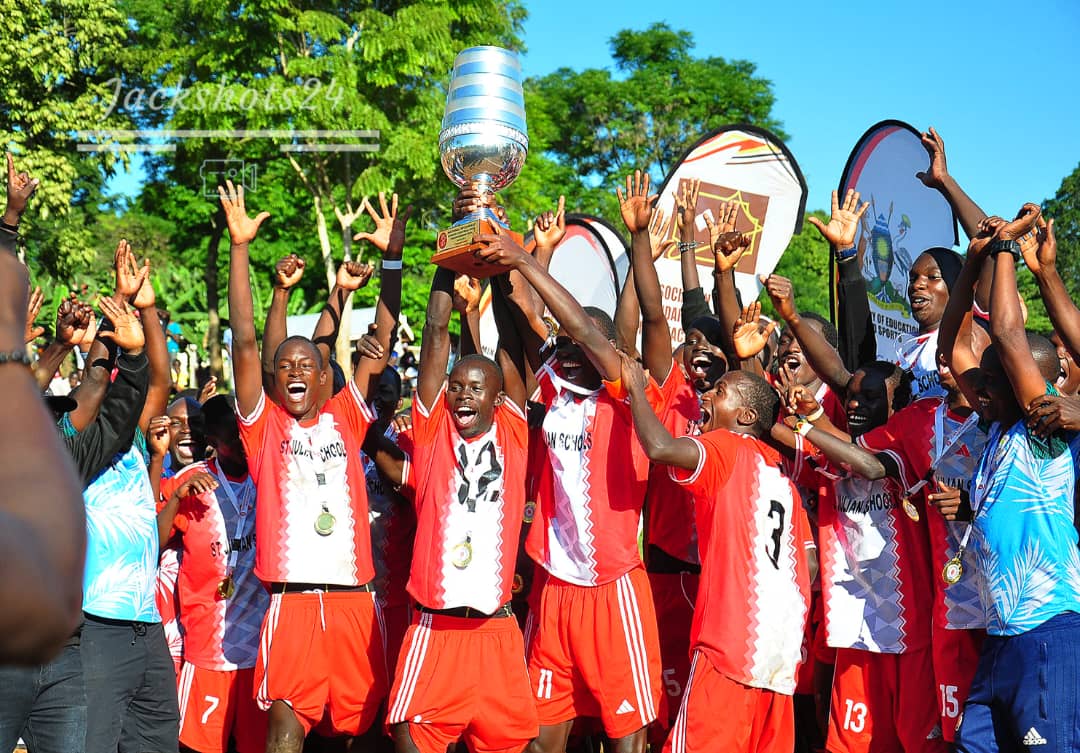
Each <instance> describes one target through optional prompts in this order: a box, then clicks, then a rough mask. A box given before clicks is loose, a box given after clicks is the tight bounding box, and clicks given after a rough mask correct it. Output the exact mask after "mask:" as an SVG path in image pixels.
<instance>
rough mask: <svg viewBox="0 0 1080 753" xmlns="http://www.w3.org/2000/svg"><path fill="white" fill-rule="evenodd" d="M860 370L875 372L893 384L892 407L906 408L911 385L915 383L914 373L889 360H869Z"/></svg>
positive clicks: (910, 393)
mask: <svg viewBox="0 0 1080 753" xmlns="http://www.w3.org/2000/svg"><path fill="white" fill-rule="evenodd" d="M859 370H860V371H864V372H866V373H867V374H877V375H878V376H880V377H881V378H882V380H883V381H885V382H886V383H888V384H892V386H893V399H892V409H893V412H894V413H895V412H896V411H898V410H900V409H902V408H906V407H907V406H908V403H910V402H911V397H912V385H913V384H914V383H915V375H914V374H912V373H911V372H910V371H908V370H907V369H903V368H901V367H900V366H898V365H896V364H895V363H892V362H891V361H871V362H870V363H867V364H863V365H862V366H860V367H859Z"/></svg>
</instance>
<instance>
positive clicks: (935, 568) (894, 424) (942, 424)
mask: <svg viewBox="0 0 1080 753" xmlns="http://www.w3.org/2000/svg"><path fill="white" fill-rule="evenodd" d="M957 432H960V433H959V435H957ZM954 437H955V438H956V441H955V443H954V444H953V446H952V448H951V449H950V450H949V451H948V452H947V453H946V454H945V456H944V457H943V458H942V459H941V461H940V462H939V463H938V465H937V469H936V471H935V473H934V479H935V481H942V482H944V483H946V484H948V485H949V486H952V487H955V488H958V489H960V490H962V491H965V492H966V491H968V489H969V488H970V486H971V478H972V476H974V475H975V468H976V466H977V465H978V462H979V458H981V457H982V453H983V448H984V447H985V445H986V432H985V430H983V429H982V428H980V427H979V424H978V423H977V422H976V421H969V422H966V421H965V419H964V418H963V417H961V416H958V415H956V414H954V413H952V412H950V411H949V410H948V409H947V407H946V405H945V399H944V398H940V397H931V398H925V399H922V400H916V401H915V402H914V403H912V404H911V405H909V406H908V407H906V408H904V409H903V410H901V411H898V412H897V413H895V414H894V415H893V416H892V418H890V419H889V421H888V423H886V424H885V425H884V426H880V427H878V428H876V429H873V430H871V431H868V432H867V433H866V434H864V435H863V436H862V437H860V438H859V444H860V445H862V446H863V447H865V448H866V449H867V450H870V451H871V452H882V453H886V454H888V455H889V456H890V457H891V458H892V459H893V461H894V462H895V463H896V465H897V467H898V468H899V469H900V479H901V483H902V484H903V487H904V489H910V488H912V487H914V486H915V485H916V484H917V483H918V482H919V480H920V479H923V478H925V477H926V475H927V474H928V473H929V472H930V466H931V463H933V461H934V460H935V458H936V456H937V455H938V454H939V453H941V452H944V451H945V450H946V449H947V448H946V445H947V444H949V442H950V440H952V439H953V438H954ZM937 488H938V487H937V484H936V483H935V482H934V481H932V482H930V483H928V484H927V485H926V486H924V487H923V489H922V491H921V492H920V493H919V494H918V495H917V496H918V498H917V499H913V500H912V502H913V504H916V506H917V507H918V509H919V510H920V512H921V514H924V515H926V523H927V526H928V530H929V535H930V557H931V562H930V564H931V570H932V572H940V571H941V568H942V567H944V565H945V563H946V562H948V561H949V560H950V559H952V558H953V557H954V556H955V555H956V551H957V549H958V548H959V546H960V540H961V539H962V538H963V536H964V531H965V530H966V529H967V527H968V522H967V521H962V520H957V521H952V522H949V521H946V520H945V518H943V517H942V515H941V513H940V512H938V510H937V508H936V507H934V506H933V505H930V504H927V503H926V494H929V493H933V492H935V491H937ZM970 557H971V554H970V552H969V553H967V554H966V555H965V558H966V559H967V562H965V566H964V569H963V574H962V575H961V577H960V580H959V581H958V582H956V583H953V584H952V585H949V586H946V585H945V581H943V580H942V579H941V577H940V576H938V577H935V578H932V581H933V583H934V595H935V598H934V624H935V625H937V626H938V627H945V628H951V629H954V630H970V629H975V628H985V627H986V615H985V614H984V612H983V605H982V600H981V599H980V590H981V588H982V576H981V575H980V574H979V569H978V568H977V567H975V566H974V563H973V561H972V560H971V559H970Z"/></svg>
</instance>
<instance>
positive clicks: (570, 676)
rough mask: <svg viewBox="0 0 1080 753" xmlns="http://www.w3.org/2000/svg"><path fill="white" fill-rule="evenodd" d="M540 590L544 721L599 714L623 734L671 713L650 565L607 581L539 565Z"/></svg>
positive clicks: (534, 627) (530, 634) (533, 646)
mask: <svg viewBox="0 0 1080 753" xmlns="http://www.w3.org/2000/svg"><path fill="white" fill-rule="evenodd" d="M533 593H534V600H533V604H534V609H533V611H532V612H531V613H530V614H529V623H528V625H527V628H526V635H527V643H528V651H529V675H530V676H531V677H532V684H533V693H534V695H535V697H536V708H537V713H538V714H539V716H540V724H542V725H552V724H561V723H563V722H566V721H569V720H571V719H575V718H577V717H582V716H595V717H600V720H601V722H602V723H603V725H604V731H605V732H607V735H608V737H611V738H612V739H618V738H620V737H626V736H627V735H629V734H631V733H633V732H636V731H637V730H639V729H641V728H642V727H646V726H648V725H649V724H651V723H652V722H653V721H654V720H655V719H656V718H657V716H658V714H659V713H660V712H664V714H665V716H666V712H665V711H664V709H663V707H662V706H661V704H662V703H663V702H664V701H665V697H664V694H663V693H662V692H661V690H660V688H661V681H660V639H659V637H658V636H657V634H656V613H655V612H654V611H653V602H652V594H651V593H650V592H649V580H648V577H647V576H646V574H645V569H644V568H641V567H637V568H635V569H633V570H631V571H630V572H628V573H626V574H625V575H623V576H621V577H619V578H617V579H616V580H614V581H612V582H611V583H605V584H604V585H602V586H577V585H574V584H572V583H566V582H565V581H562V580H559V579H558V578H555V577H553V576H551V575H549V574H548V573H547V572H546V571H543V570H542V569H540V568H537V576H536V580H535V581H534V582H533Z"/></svg>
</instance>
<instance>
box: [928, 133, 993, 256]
mask: <svg viewBox="0 0 1080 753" xmlns="http://www.w3.org/2000/svg"><path fill="white" fill-rule="evenodd" d="M921 140H922V145H923V146H924V147H925V148H926V153H927V154H928V155H929V156H930V165H929V167H927V168H926V171H925V172H919V173H915V177H916V178H918V179H919V180H921V181H922V182H923V185H924V186H926V187H927V188H933V189H934V190H935V191H938V192H940V193H941V195H942V196H944V197H945V200H946V201H947V202H949V206H950V207H952V210H953V214H955V215H956V219H958V220H959V221H960V227H962V228H964V232H965V233H966V234H967V237H968V238H974V237H975V236H976V235H977V234H978V232H979V223H980V222H982V221H983V220H985V219H986V212H984V211H983V210H982V209H980V208H979V205H978V204H976V203H975V202H974V201H973V200H972V199H971V197H970V196H968V195H967V194H966V193H964V189H962V188H960V184H959V183H957V182H956V179H955V178H953V176H952V175H950V174H949V169H948V167H947V166H946V164H945V142H944V141H943V140H942V138H941V136H939V135H938V132H937V131H935V130H934V127H933V126H930V130H928V131H927V132H926V133H923V134H922V136H921Z"/></svg>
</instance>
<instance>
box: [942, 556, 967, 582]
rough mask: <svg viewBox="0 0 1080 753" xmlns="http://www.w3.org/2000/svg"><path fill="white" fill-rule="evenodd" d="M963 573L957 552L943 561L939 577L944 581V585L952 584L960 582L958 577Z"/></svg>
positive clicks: (962, 566) (962, 565) (962, 564)
mask: <svg viewBox="0 0 1080 753" xmlns="http://www.w3.org/2000/svg"><path fill="white" fill-rule="evenodd" d="M963 575H964V563H963V562H961V561H960V555H959V554H957V555H956V556H955V557H953V558H952V559H951V560H949V561H948V562H946V563H945V567H943V568H941V579H942V580H943V581H945V585H947V586H952V585H955V584H957V583H959V582H960V578H962V577H963Z"/></svg>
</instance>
